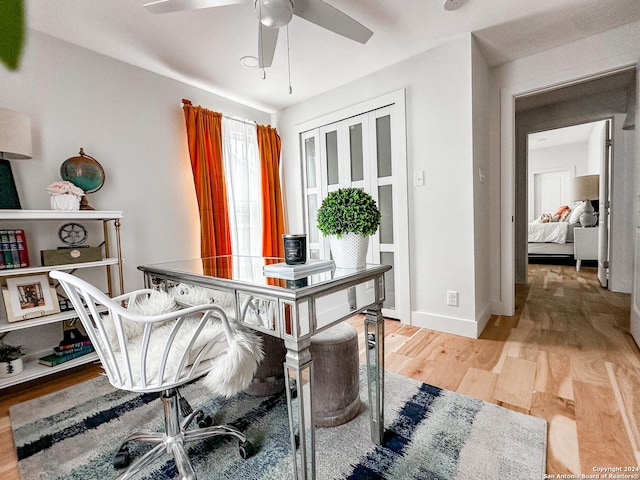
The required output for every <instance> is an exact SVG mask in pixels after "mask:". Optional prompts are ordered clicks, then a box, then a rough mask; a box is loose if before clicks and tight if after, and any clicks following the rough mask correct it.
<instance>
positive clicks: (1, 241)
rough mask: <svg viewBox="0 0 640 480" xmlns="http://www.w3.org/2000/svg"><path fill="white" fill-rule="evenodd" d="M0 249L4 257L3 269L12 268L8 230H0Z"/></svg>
mask: <svg viewBox="0 0 640 480" xmlns="http://www.w3.org/2000/svg"><path fill="white" fill-rule="evenodd" d="M0 249H1V250H2V255H3V257H4V265H5V268H14V266H13V255H11V243H10V242H9V230H0Z"/></svg>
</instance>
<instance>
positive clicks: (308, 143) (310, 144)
mask: <svg viewBox="0 0 640 480" xmlns="http://www.w3.org/2000/svg"><path fill="white" fill-rule="evenodd" d="M315 143H316V139H315V138H314V137H310V138H307V139H306V140H305V141H304V152H305V156H306V157H307V170H306V171H307V187H308V188H315V187H316V185H317V183H316V145H315Z"/></svg>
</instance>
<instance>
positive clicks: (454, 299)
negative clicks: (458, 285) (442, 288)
mask: <svg viewBox="0 0 640 480" xmlns="http://www.w3.org/2000/svg"><path fill="white" fill-rule="evenodd" d="M447 305H450V306H452V307H457V306H458V292H456V291H454V290H449V291H447Z"/></svg>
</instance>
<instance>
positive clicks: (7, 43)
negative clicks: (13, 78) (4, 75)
mask: <svg viewBox="0 0 640 480" xmlns="http://www.w3.org/2000/svg"><path fill="white" fill-rule="evenodd" d="M24 30H25V27H24V3H23V0H0V60H1V61H2V63H4V64H5V65H6V66H7V68H8V69H9V70H16V69H17V68H18V64H19V63H20V55H21V54H22V45H23V44H24Z"/></svg>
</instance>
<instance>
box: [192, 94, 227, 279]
mask: <svg viewBox="0 0 640 480" xmlns="http://www.w3.org/2000/svg"><path fill="white" fill-rule="evenodd" d="M182 103H183V110H184V118H185V123H186V127H187V141H188V144H189V156H190V158H191V169H192V171H193V183H194V185H195V189H196V197H197V199H198V208H199V211H200V243H201V245H200V252H201V257H202V258H208V257H219V256H221V255H231V235H230V231H229V212H228V207H227V191H226V185H225V180H224V169H223V161H222V114H220V113H217V112H212V111H210V110H207V109H205V108H202V107H200V106H198V107H194V106H193V105H192V104H191V102H190V101H189V100H183V101H182ZM215 264H216V265H217V266H218V267H219V268H216V270H218V271H217V272H211V273H214V274H216V273H217V274H223V275H225V273H226V275H230V265H231V263H230V262H229V258H226V259H225V258H220V259H219V260H217V261H216V262H215ZM214 268H215V267H214ZM226 275H225V276H226Z"/></svg>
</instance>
